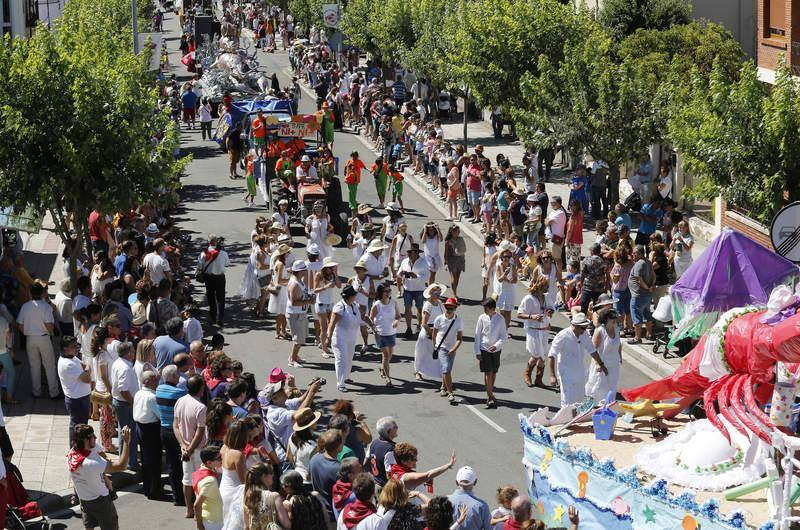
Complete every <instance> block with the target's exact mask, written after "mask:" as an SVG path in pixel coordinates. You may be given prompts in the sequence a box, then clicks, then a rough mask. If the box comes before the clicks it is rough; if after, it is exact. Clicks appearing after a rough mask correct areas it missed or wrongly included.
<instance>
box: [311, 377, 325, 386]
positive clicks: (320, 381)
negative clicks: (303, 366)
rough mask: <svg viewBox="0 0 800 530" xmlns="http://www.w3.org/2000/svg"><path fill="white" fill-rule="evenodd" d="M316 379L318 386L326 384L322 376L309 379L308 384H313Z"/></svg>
mask: <svg viewBox="0 0 800 530" xmlns="http://www.w3.org/2000/svg"><path fill="white" fill-rule="evenodd" d="M317 381H319V386H325V385H326V384H327V381H326V380H325V378H324V377H315V378H314V379H312V380H311V383H309V384H311V385H313V384H314V383H316V382H317Z"/></svg>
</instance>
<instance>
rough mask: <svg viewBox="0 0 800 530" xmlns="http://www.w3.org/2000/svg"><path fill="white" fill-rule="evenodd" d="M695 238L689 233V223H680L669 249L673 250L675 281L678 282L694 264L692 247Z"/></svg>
mask: <svg viewBox="0 0 800 530" xmlns="http://www.w3.org/2000/svg"><path fill="white" fill-rule="evenodd" d="M693 246H694V238H693V237H692V233H691V232H690V231H689V223H687V222H686V221H681V222H680V223H678V226H677V228H676V229H675V233H674V235H673V236H672V241H671V242H670V244H669V248H670V249H671V250H672V263H673V265H674V266H675V279H676V280H677V279H678V278H680V277H681V276H683V273H684V272H686V269H688V268H689V266H690V265H691V264H692V261H693V259H692V247H693Z"/></svg>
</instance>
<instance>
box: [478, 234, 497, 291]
mask: <svg viewBox="0 0 800 530" xmlns="http://www.w3.org/2000/svg"><path fill="white" fill-rule="evenodd" d="M495 252H497V237H496V236H495V235H494V234H489V235H487V236H486V239H485V240H484V242H483V256H482V258H481V278H483V296H482V297H481V300H486V294H487V293H488V292H489V286H490V285H491V284H492V276H493V274H492V272H491V271H489V264H490V262H491V260H492V256H494V254H495Z"/></svg>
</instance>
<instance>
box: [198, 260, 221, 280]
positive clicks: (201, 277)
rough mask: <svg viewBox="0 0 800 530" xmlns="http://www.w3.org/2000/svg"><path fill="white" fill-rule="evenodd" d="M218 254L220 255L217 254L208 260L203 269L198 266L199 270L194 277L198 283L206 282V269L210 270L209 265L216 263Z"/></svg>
mask: <svg viewBox="0 0 800 530" xmlns="http://www.w3.org/2000/svg"><path fill="white" fill-rule="evenodd" d="M217 256H219V253H217V254H215V255H214V257H213V258H211V259H210V260H208V263H206V264H205V265H203V268H202V269H201V268H200V267H198V268H197V271H196V272H195V273H194V279H195V280H197V283H206V277H205V274H206V271H207V270H208V267H209V266H211V264H212V263H214V260H215V259H217Z"/></svg>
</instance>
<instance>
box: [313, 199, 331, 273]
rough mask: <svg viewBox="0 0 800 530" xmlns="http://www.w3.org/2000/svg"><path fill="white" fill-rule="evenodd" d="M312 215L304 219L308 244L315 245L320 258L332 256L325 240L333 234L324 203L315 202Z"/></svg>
mask: <svg viewBox="0 0 800 530" xmlns="http://www.w3.org/2000/svg"><path fill="white" fill-rule="evenodd" d="M311 211H312V213H311V215H310V216H309V217H308V219H306V235H307V236H308V242H309V244H316V245H317V247H318V248H319V255H320V258H322V259H325V258H327V257H329V256H332V255H333V248H331V246H330V245H329V244H328V242H327V238H328V236H329V235H330V234H332V233H333V225H332V224H331V220H330V216H329V215H328V213H327V212H326V211H325V202H324V201H321V200H319V201H316V202H315V203H314V206H313V207H312V210H311Z"/></svg>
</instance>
